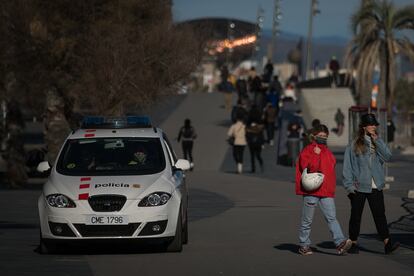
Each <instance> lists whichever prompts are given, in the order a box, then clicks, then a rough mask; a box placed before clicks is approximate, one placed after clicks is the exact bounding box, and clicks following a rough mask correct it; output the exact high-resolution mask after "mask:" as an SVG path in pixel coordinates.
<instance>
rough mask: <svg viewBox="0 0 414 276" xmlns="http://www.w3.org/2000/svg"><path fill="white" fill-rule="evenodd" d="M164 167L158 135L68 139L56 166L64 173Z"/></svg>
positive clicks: (144, 171)
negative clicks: (155, 136)
mask: <svg viewBox="0 0 414 276" xmlns="http://www.w3.org/2000/svg"><path fill="white" fill-rule="evenodd" d="M164 168H165V158H164V152H163V149H162V146H161V142H160V139H159V138H133V137H127V138H96V139H71V140H68V141H66V144H65V146H64V148H63V150H62V153H61V154H60V157H59V160H58V163H57V166H56V169H57V171H58V172H59V173H61V174H64V175H85V176H92V175H144V174H154V173H158V172H161V171H162V170H164Z"/></svg>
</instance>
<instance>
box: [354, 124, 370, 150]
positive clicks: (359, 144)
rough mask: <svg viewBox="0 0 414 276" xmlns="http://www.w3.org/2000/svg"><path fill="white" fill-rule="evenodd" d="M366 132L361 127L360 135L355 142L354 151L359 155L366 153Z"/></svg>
mask: <svg viewBox="0 0 414 276" xmlns="http://www.w3.org/2000/svg"><path fill="white" fill-rule="evenodd" d="M364 136H365V130H364V127H363V126H362V125H359V128H358V135H357V136H356V138H355V140H354V151H355V153H356V154H357V155H359V154H363V153H365V151H366V150H367V149H366V146H365V138H364Z"/></svg>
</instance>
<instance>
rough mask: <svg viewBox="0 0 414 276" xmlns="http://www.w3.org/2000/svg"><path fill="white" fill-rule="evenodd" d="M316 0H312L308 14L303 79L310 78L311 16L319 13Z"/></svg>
mask: <svg viewBox="0 0 414 276" xmlns="http://www.w3.org/2000/svg"><path fill="white" fill-rule="evenodd" d="M318 3H319V2H318V0H312V2H311V8H310V14H309V29H308V41H307V47H306V67H305V79H306V80H308V79H309V78H310V68H311V63H312V32H313V17H314V16H315V15H317V14H318V13H320V12H321V11H320V10H319V9H318Z"/></svg>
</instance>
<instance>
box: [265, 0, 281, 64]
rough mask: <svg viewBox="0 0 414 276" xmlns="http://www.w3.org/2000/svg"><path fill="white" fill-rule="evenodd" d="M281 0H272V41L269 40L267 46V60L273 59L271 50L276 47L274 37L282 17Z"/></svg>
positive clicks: (277, 32)
mask: <svg viewBox="0 0 414 276" xmlns="http://www.w3.org/2000/svg"><path fill="white" fill-rule="evenodd" d="M281 1H282V0H274V8H273V25H272V41H271V44H270V47H269V53H268V55H269V56H268V58H269V60H272V59H273V52H274V50H275V49H276V37H277V36H278V35H279V25H280V20H281V19H282V11H281V8H280V2H281Z"/></svg>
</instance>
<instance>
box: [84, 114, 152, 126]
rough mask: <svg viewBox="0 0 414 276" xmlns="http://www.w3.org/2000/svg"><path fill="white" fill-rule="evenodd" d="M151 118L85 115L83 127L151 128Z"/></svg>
mask: <svg viewBox="0 0 414 276" xmlns="http://www.w3.org/2000/svg"><path fill="white" fill-rule="evenodd" d="M151 127H152V124H151V120H150V118H149V117H148V116H124V117H105V116H85V117H84V118H83V120H82V124H81V128H82V129H86V128H89V129H90V128H96V129H114V128H151Z"/></svg>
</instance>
